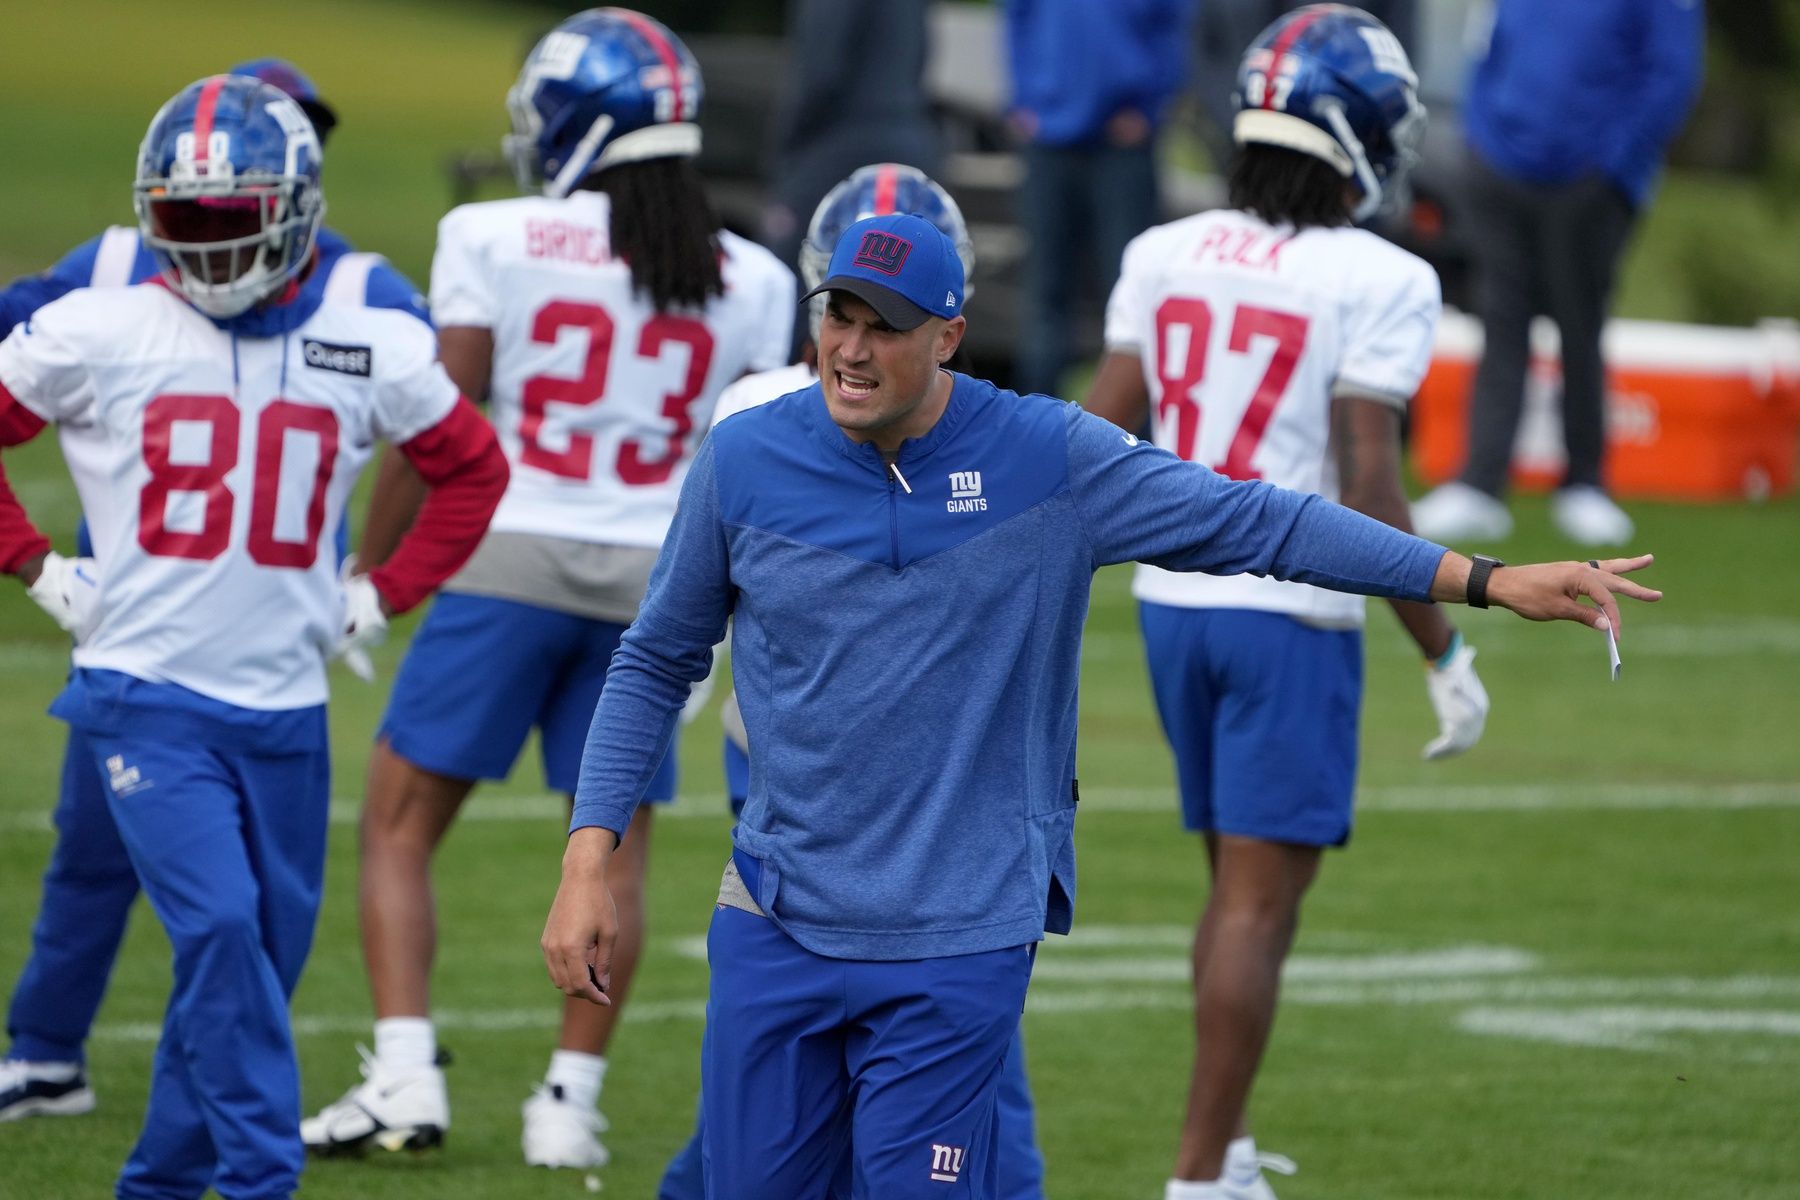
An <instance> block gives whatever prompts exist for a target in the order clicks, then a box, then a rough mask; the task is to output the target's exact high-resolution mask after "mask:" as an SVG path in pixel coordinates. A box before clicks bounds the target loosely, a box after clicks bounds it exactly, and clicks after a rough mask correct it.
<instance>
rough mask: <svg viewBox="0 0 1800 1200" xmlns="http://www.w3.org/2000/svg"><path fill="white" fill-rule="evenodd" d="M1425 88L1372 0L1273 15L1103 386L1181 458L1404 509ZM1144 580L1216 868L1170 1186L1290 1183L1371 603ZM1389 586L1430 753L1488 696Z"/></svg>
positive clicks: (1190, 811) (1224, 1190) (1114, 315)
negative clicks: (1286, 1044) (1299, 1033)
mask: <svg viewBox="0 0 1800 1200" xmlns="http://www.w3.org/2000/svg"><path fill="white" fill-rule="evenodd" d="M1415 89H1416V79H1415V76H1414V74H1413V70H1412V67H1411V66H1410V64H1409V63H1408V61H1407V57H1406V53H1405V51H1404V50H1403V49H1402V48H1401V46H1400V43H1399V42H1398V41H1397V40H1396V39H1395V37H1394V36H1393V34H1392V33H1390V32H1389V31H1388V30H1387V28H1386V27H1385V26H1383V25H1381V24H1380V23H1379V22H1378V21H1376V20H1375V19H1374V18H1372V17H1370V16H1368V15H1367V14H1366V13H1363V12H1361V11H1360V10H1358V9H1354V8H1349V7H1347V6H1342V5H1333V4H1316V5H1311V6H1308V7H1305V8H1302V9H1299V10H1297V11H1296V12H1294V13H1292V14H1289V15H1288V16H1285V17H1283V18H1281V19H1280V20H1278V21H1276V22H1275V23H1274V24H1273V25H1271V26H1270V27H1269V28H1268V29H1267V30H1265V31H1264V32H1263V34H1262V35H1261V36H1260V37H1258V38H1257V39H1256V41H1255V42H1254V43H1252V44H1251V46H1250V48H1249V50H1248V52H1247V53H1246V54H1245V56H1244V58H1243V62H1242V65H1241V67H1240V68H1239V72H1238V81H1237V106H1238V113H1237V117H1236V119H1235V123H1234V128H1233V132H1234V137H1235V140H1236V142H1237V144H1238V153H1237V156H1236V159H1235V160H1234V162H1233V163H1232V165H1231V169H1230V202H1231V207H1229V208H1226V209H1221V210H1218V211H1215V212H1206V213H1201V214H1199V215H1197V216H1192V217H1187V218H1184V219H1182V220H1179V221H1175V222H1172V223H1171V224H1168V225H1163V226H1160V227H1158V228H1155V229H1151V230H1149V231H1147V232H1146V233H1144V234H1142V235H1141V236H1139V237H1138V238H1137V239H1136V240H1135V241H1133V242H1132V243H1131V246H1130V247H1129V249H1127V251H1126V253H1125V258H1124V264H1123V268H1122V273H1121V276H1120V279H1119V282H1118V285H1117V287H1116V288H1115V289H1114V291H1113V294H1112V298H1111V301H1110V302H1109V304H1108V307H1107V317H1106V344H1107V354H1106V357H1105V359H1104V360H1103V362H1102V365H1101V368H1100V371H1099V374H1098V375H1097V376H1096V378H1095V381H1094V387H1093V392H1092V394H1091V396H1090V397H1089V400H1088V407H1089V408H1090V409H1091V410H1092V411H1093V412H1095V413H1098V414H1100V415H1102V416H1105V417H1107V418H1108V419H1110V420H1112V421H1113V422H1114V423H1115V424H1118V425H1119V426H1121V427H1122V428H1124V429H1127V430H1134V429H1138V428H1141V427H1142V423H1143V421H1144V419H1145V416H1146V412H1147V410H1150V411H1153V412H1154V414H1155V429H1156V440H1157V443H1158V444H1159V445H1161V446H1163V447H1165V448H1167V449H1169V450H1173V451H1174V452H1175V453H1176V454H1178V455H1180V456H1181V457H1182V458H1185V459H1189V460H1191V461H1194V462H1199V463H1204V464H1206V465H1207V466H1210V467H1212V468H1213V469H1215V470H1217V471H1219V472H1221V473H1223V474H1225V475H1228V476H1231V477H1232V478H1235V479H1262V480H1266V481H1268V482H1270V483H1274V484H1278V485H1281V486H1283V487H1288V488H1294V489H1297V490H1302V491H1309V492H1316V493H1318V494H1321V495H1323V496H1325V497H1327V498H1329V499H1335V500H1340V501H1341V502H1342V503H1343V504H1345V505H1347V506H1349V507H1351V508H1355V509H1359V510H1361V511H1362V512H1364V513H1367V514H1369V515H1370V516H1373V517H1376V518H1377V519H1379V520H1382V521H1385V522H1386V523H1388V524H1390V525H1393V526H1395V527H1397V528H1399V529H1402V530H1405V529H1407V528H1408V526H1407V507H1406V498H1405V494H1404V493H1403V491H1402V490H1401V480H1400V428H1401V421H1402V418H1403V416H1404V414H1405V411H1406V404H1407V401H1408V399H1409V398H1410V397H1411V396H1412V395H1413V393H1414V391H1415V390H1416V389H1417V387H1418V384H1419V381H1420V379H1421V377H1422V376H1423V375H1424V372H1425V368H1426V366H1427V365H1428V363H1429V361H1430V356H1431V345H1432V333H1433V330H1434V329H1435V327H1436V323H1437V318H1438V312H1439V308H1440V302H1439V295H1438V281H1437V276H1436V275H1435V274H1434V273H1433V271H1432V270H1431V268H1430V267H1429V266H1427V265H1426V264H1425V263H1424V262H1422V261H1421V260H1419V259H1417V258H1415V257H1413V256H1412V255H1411V254H1408V253H1407V252H1405V251H1403V250H1400V249H1398V248H1397V247H1395V246H1393V245H1391V244H1389V243H1387V242H1384V241H1382V240H1381V239H1380V238H1378V237H1376V236H1375V235H1374V234H1372V233H1368V232H1366V231H1364V230H1362V229H1358V228H1356V227H1355V226H1354V224H1353V222H1355V221H1358V220H1361V219H1363V218H1364V217H1367V216H1368V215H1370V214H1371V213H1373V212H1374V211H1375V210H1376V208H1377V206H1378V205H1379V204H1380V203H1381V202H1382V200H1383V198H1384V197H1386V196H1391V195H1393V194H1395V193H1396V192H1397V191H1398V190H1399V188H1400V187H1401V186H1402V183H1403V177H1404V175H1405V172H1406V170H1407V168H1408V166H1409V164H1410V161H1411V159H1412V157H1413V147H1414V145H1415V144H1416V142H1417V139H1418V136H1419V133H1420V130H1421V127H1422V125H1423V122H1424V119H1425V113H1424V110H1423V108H1422V107H1421V106H1420V104H1419V101H1418V98H1417V96H1416V94H1415ZM1133 590H1134V591H1135V592H1136V594H1137V596H1138V599H1139V601H1140V615H1141V620H1142V624H1143V629H1144V640H1145V646H1146V649H1147V651H1148V656H1149V665H1150V676H1151V682H1152V686H1153V688H1154V690H1155V694H1156V703H1157V710H1158V712H1159V713H1160V715H1161V718H1162V724H1163V729H1164V732H1165V733H1166V734H1167V736H1168V739H1169V743H1170V745H1171V747H1172V748H1173V750H1174V753H1175V760H1176V767H1177V774H1178V776H1179V783H1180V790H1181V800H1182V811H1183V816H1184V819H1185V823H1186V825H1187V826H1188V828H1190V829H1192V830H1195V831H1198V832H1200V833H1201V834H1202V835H1203V836H1204V837H1205V842H1206V851H1207V859H1208V864H1209V866H1210V868H1211V871H1212V879H1213V883H1212V892H1211V895H1210V897H1209V899H1208V901H1207V905H1206V910H1205V913H1204V915H1203V916H1202V918H1201V920H1200V924H1199V929H1198V932H1197V935H1196V938H1195V942H1194V979H1195V989H1196V995H1195V1026H1196V1032H1197V1036H1198V1049H1197V1052H1196V1056H1195V1064H1194V1072H1193V1080H1192V1086H1191V1090H1190V1093H1189V1098H1188V1110H1187V1120H1186V1123H1185V1126H1184V1129H1183V1133H1182V1139H1181V1146H1180V1151H1179V1154H1178V1156H1177V1159H1176V1168H1175V1178H1174V1179H1172V1180H1171V1181H1170V1182H1169V1184H1168V1189H1167V1193H1166V1194H1167V1197H1168V1200H1270V1197H1272V1196H1273V1191H1272V1190H1271V1188H1270V1187H1269V1184H1268V1183H1267V1181H1266V1180H1265V1179H1264V1178H1263V1176H1262V1172H1261V1168H1260V1166H1259V1162H1258V1154H1257V1152H1256V1147H1255V1143H1254V1142H1253V1141H1252V1140H1251V1138H1250V1137H1249V1131H1248V1126H1247V1124H1246V1121H1245V1105H1246V1101H1247V1098H1248V1096H1249V1093H1250V1086H1251V1082H1252V1080H1253V1078H1254V1076H1255V1073H1256V1068H1257V1064H1258V1062H1259V1060H1260V1058H1261V1055H1262V1051H1263V1047H1264V1044H1265V1043H1266V1041H1267V1038H1268V1034H1269V1027H1270V1024H1271V1022H1272V1021H1273V1018H1274V1012H1275V1002H1276V989H1277V983H1278V980H1279V976H1280V971H1281V964H1282V961H1283V959H1284V958H1285V957H1286V954H1287V951H1288V948H1289V945H1290V944H1291V942H1292V939H1293V935H1294V930H1295V926H1296V923H1297V920H1298V915H1299V909H1300V900H1301V897H1302V895H1303V894H1304V893H1305V891H1306V889H1307V887H1308V885H1309V884H1311V882H1312V880H1313V877H1314V875H1315V874H1316V872H1317V871H1318V867H1319V857H1320V850H1321V848H1323V847H1326V846H1340V845H1343V844H1344V843H1345V842H1346V841H1347V840H1348V838H1349V836H1350V825H1351V796H1352V792H1353V790H1354V787H1355V776H1356V750H1357V746H1356V735H1357V713H1358V707H1359V704H1360V698H1361V691H1362V641H1361V632H1360V628H1361V625H1362V620H1363V603H1362V600H1361V598H1360V597H1354V596H1347V595H1343V594H1340V593H1338V592H1331V591H1325V590H1323V589H1321V588H1317V587H1312V586H1308V585H1306V584H1302V583H1287V582H1280V581H1278V580H1274V579H1268V578H1262V577H1259V576H1252V575H1236V576H1231V577H1228V578H1219V577H1213V576H1209V575H1200V574H1178V573H1174V572H1170V571H1164V570H1159V569H1158V568H1156V567H1152V566H1140V567H1138V573H1137V577H1136V583H1135V586H1134V589H1133ZM1392 603H1393V607H1394V611H1395V613H1396V614H1397V615H1398V616H1399V618H1400V621H1401V623H1402V624H1403V625H1404V626H1405V628H1406V630H1407V633H1408V634H1409V635H1410V636H1411V637H1412V639H1413V640H1414V641H1415V642H1416V643H1417V644H1418V647H1419V650H1420V652H1421V653H1422V654H1423V656H1424V659H1425V679H1426V684H1427V688H1428V691H1429V694H1430V697H1431V701H1432V704H1433V706H1434V707H1435V709H1436V712H1437V718H1438V724H1439V736H1438V737H1437V738H1436V739H1435V740H1433V741H1432V742H1431V743H1430V744H1429V745H1428V746H1426V747H1425V751H1424V754H1425V757H1426V758H1428V759H1436V758H1441V757H1444V756H1447V755H1451V754H1457V753H1460V752H1462V751H1464V750H1467V749H1468V748H1469V747H1471V746H1473V745H1474V744H1475V742H1476V740H1477V739H1478V738H1479V737H1480V736H1481V731H1482V725H1483V722H1484V721H1485V719H1486V714H1487V708H1488V701H1487V696H1486V694H1485V692H1484V691H1483V690H1482V686H1481V682H1480V680H1479V679H1477V678H1476V675H1475V670H1474V666H1473V661H1474V657H1475V651H1474V650H1473V649H1472V648H1470V647H1469V646H1468V645H1467V644H1466V643H1465V642H1464V641H1463V639H1462V637H1461V635H1460V634H1458V632H1457V631H1456V629H1455V628H1454V627H1453V626H1452V625H1451V624H1450V622H1449V620H1448V619H1447V618H1446V617H1445V616H1444V615H1443V613H1442V611H1441V610H1440V609H1439V608H1437V607H1436V606H1435V605H1432V604H1428V603H1412V602H1406V601H1393V602H1392ZM1271 1158H1272V1156H1271ZM1264 1165H1267V1163H1265V1164H1264ZM1280 1165H1282V1166H1287V1167H1291V1164H1287V1163H1285V1161H1283V1162H1282V1163H1281V1164H1280Z"/></svg>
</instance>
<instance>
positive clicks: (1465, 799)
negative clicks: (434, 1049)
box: [0, 781, 1800, 833]
mask: <svg viewBox="0 0 1800 1200" xmlns="http://www.w3.org/2000/svg"><path fill="white" fill-rule="evenodd" d="M1356 803H1357V807H1358V809H1360V810H1361V811H1363V812H1541V811H1556V812H1615V811H1622V812H1642V811H1653V810H1659V809H1696V810H1707V811H1729V810H1733V809H1755V808H1800V781H1795V782H1785V781H1768V782H1761V783H1644V784H1633V783H1567V782H1564V783H1523V784H1460V785H1445V786H1442V787H1411V786H1406V787H1367V788H1363V789H1362V790H1361V791H1359V792H1358V793H1357V799H1356ZM1081 807H1082V809H1083V811H1086V812H1102V813H1106V812H1122V813H1142V812H1168V813H1171V814H1172V813H1174V811H1175V791H1174V788H1173V787H1094V788H1083V789H1082V792H1081ZM360 808H361V802H360V801H357V800H352V799H348V798H340V799H337V800H334V801H332V803H331V821H332V823H333V824H334V825H354V824H355V823H356V819H357V813H358V811H359V809H360ZM567 811H568V810H567V804H566V802H565V801H564V799H563V798H562V797H561V796H559V795H536V796H478V797H477V798H476V799H474V800H472V801H470V802H469V804H468V806H467V807H466V808H464V810H463V812H462V813H461V815H460V816H458V817H457V820H459V821H546V822H549V821H560V820H562V819H564V818H565V817H566V815H567ZM659 811H660V814H661V816H662V817H663V818H664V819H667V820H674V821H680V820H688V819H704V818H713V817H716V818H723V817H724V816H725V813H726V807H725V801H724V798H723V797H720V796H686V797H682V798H681V799H679V800H677V801H676V802H675V803H673V804H670V805H666V806H664V807H662V808H661V809H660V810H659ZM50 828H51V826H50V812H49V810H48V809H37V810H31V811H16V812H6V813H0V832H20V833H42V832H47V831H49V829H50Z"/></svg>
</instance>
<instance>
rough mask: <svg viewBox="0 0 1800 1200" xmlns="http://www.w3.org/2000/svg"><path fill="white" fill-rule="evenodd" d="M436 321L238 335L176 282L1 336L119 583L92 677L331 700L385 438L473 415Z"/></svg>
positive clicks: (402, 317)
mask: <svg viewBox="0 0 1800 1200" xmlns="http://www.w3.org/2000/svg"><path fill="white" fill-rule="evenodd" d="M436 351H437V343H436V339H435V338H434V337H433V335H432V332H431V327H430V326H429V325H426V324H425V323H424V322H423V321H420V320H419V319H418V318H417V317H414V316H412V315H410V314H408V313H404V312H400V311H398V310H393V309H372V308H365V307H363V306H362V305H360V304H356V305H347V304H338V303H332V302H329V301H328V302H326V303H323V304H321V305H319V307H318V308H317V309H316V310H315V311H314V312H313V313H312V314H311V315H310V316H307V317H305V319H304V320H303V321H300V322H299V323H298V326H297V327H296V328H294V329H292V330H290V331H289V332H286V333H282V334H276V335H273V336H268V337H247V336H238V335H235V334H233V333H231V332H229V331H227V330H225V329H221V328H219V326H218V325H216V324H214V323H213V322H212V321H211V320H209V319H208V318H206V317H205V316H202V315H201V314H200V313H199V312H197V311H196V310H195V309H193V308H192V307H190V306H189V305H188V304H187V302H186V301H184V300H182V299H181V298H179V297H178V296H176V295H175V294H174V293H173V292H171V291H169V289H168V288H166V287H164V286H162V285H161V284H160V283H144V284H139V285H137V286H136V287H129V288H84V289H81V290H78V291H74V292H71V293H69V294H68V295H67V296H64V297H63V298H62V299H60V300H57V301H55V302H53V303H51V304H48V305H45V306H44V307H43V308H40V309H39V310H37V312H35V313H33V314H32V316H31V317H30V319H29V320H27V321H25V322H23V323H21V324H20V325H19V326H18V327H17V328H16V329H14V330H13V332H12V334H11V335H10V336H9V337H8V338H7V339H6V341H5V342H4V343H0V385H3V386H4V387H5V388H6V390H7V391H8V392H10V393H11V394H12V396H13V397H14V398H15V399H16V400H17V401H18V402H19V403H20V404H21V405H23V406H24V407H25V408H27V409H29V410H30V411H31V412H32V413H33V414H35V415H36V416H37V417H39V418H41V419H42V420H44V421H46V422H50V423H53V424H55V425H56V427H57V436H58V440H59V441H60V443H61V446H62V452H63V458H64V459H65V460H66V461H67V463H68V466H69V473H70V475H71V476H73V477H74V480H75V486H76V489H77V490H78V491H79V492H80V494H81V508H82V512H83V513H84V514H85V515H86V517H87V521H88V528H89V530H90V532H91V535H92V538H93V543H94V557H95V561H96V564H97V566H98V569H99V573H100V596H99V614H100V622H99V625H98V626H97V628H96V629H95V630H94V632H93V633H92V634H91V635H89V636H88V637H87V638H85V639H83V641H82V642H81V644H80V645H78V646H76V648H75V656H74V657H75V664H76V665H77V666H80V667H93V668H101V669H105V670H110V671H119V672H123V673H124V674H127V675H132V676H135V677H136V678H139V679H143V680H148V681H149V682H152V683H174V684H178V685H180V686H182V687H185V688H187V689H189V690H191V691H195V692H199V693H200V694H201V695H203V696H209V697H211V698H213V699H215V700H222V701H224V702H225V703H227V704H235V705H237V706H239V707H241V708H251V709H268V710H272V709H290V708H302V707H306V706H310V705H315V704H322V703H324V701H325V693H326V687H325V654H326V652H327V651H328V650H329V648H330V646H331V643H332V642H333V641H334V640H335V638H336V636H337V632H338V629H339V627H340V625H341V623H342V620H343V599H342V589H341V588H340V586H339V583H338V560H337V555H336V553H335V552H334V544H333V536H332V531H334V530H336V529H337V527H338V523H339V521H340V520H341V519H342V517H343V512H344V505H345V503H346V501H347V500H348V499H349V496H350V492H351V489H352V488H353V487H354V486H355V484H356V478H357V475H358V473H359V472H360V471H361V470H362V468H363V467H364V465H366V464H367V463H368V461H369V458H370V456H371V455H372V454H373V453H374V449H375V443H376V441H377V440H384V441H388V442H395V443H399V442H406V441H410V440H412V439H413V438H415V437H417V436H418V435H419V434H421V433H424V432H425V431H427V430H429V429H431V428H433V427H434V426H436V425H437V424H438V423H439V422H441V421H443V420H444V418H445V417H446V416H448V415H449V414H450V412H451V410H452V409H453V408H455V406H456V403H457V399H458V395H457V390H456V385H455V384H453V383H451V382H450V377H449V376H448V375H446V374H445V373H444V369H443V367H442V366H440V365H439V364H438V362H437V359H436Z"/></svg>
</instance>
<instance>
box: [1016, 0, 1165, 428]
mask: <svg viewBox="0 0 1800 1200" xmlns="http://www.w3.org/2000/svg"><path fill="white" fill-rule="evenodd" d="M1194 8H1195V0H1006V9H1005V22H1006V55H1007V64H1008V67H1009V69H1010V72H1011V76H1012V99H1011V102H1010V104H1009V108H1008V120H1009V122H1010V123H1011V125H1012V127H1013V130H1014V133H1015V134H1016V135H1017V137H1018V138H1019V139H1020V141H1021V142H1023V144H1024V147H1025V182H1024V186H1023V188H1022V190H1021V192H1020V196H1019V224H1020V226H1021V227H1022V228H1023V229H1024V231H1025V235H1026V238H1027V239H1028V241H1029V243H1030V244H1029V247H1028V249H1027V251H1026V254H1025V264H1024V283H1023V286H1024V298H1023V306H1022V311H1021V312H1020V314H1019V325H1018V346H1017V351H1016V353H1015V356H1014V363H1013V379H1012V382H1013V384H1014V385H1015V386H1017V387H1018V389H1019V391H1020V392H1021V393H1026V392H1044V393H1054V392H1055V391H1056V390H1057V387H1058V384H1059V383H1060V381H1061V377H1062V373H1063V370H1064V368H1066V367H1067V366H1068V365H1069V363H1070V362H1071V361H1072V359H1073V353H1074V352H1073V349H1072V345H1073V333H1074V330H1073V327H1072V322H1071V314H1073V313H1074V312H1076V311H1077V310H1078V308H1079V301H1080V299H1081V297H1082V296H1083V295H1084V294H1087V291H1086V289H1085V288H1084V282H1085V281H1086V280H1087V278H1088V276H1087V274H1086V273H1085V272H1084V269H1083V268H1084V266H1085V265H1091V267H1092V272H1093V284H1094V286H1095V288H1096V290H1097V292H1098V294H1100V295H1105V294H1106V293H1107V292H1108V291H1110V290H1111V288H1112V285H1113V281H1114V280H1115V279H1116V278H1117V277H1118V272H1119V259H1120V256H1121V255H1123V254H1124V252H1125V244H1126V243H1127V242H1129V241H1130V240H1131V239H1132V238H1134V237H1136V236H1137V235H1138V234H1139V233H1141V232H1143V231H1144V230H1145V229H1148V228H1149V227H1150V226H1151V225H1154V224H1155V223H1156V222H1157V220H1158V219H1159V201H1158V197H1157V180H1156V135H1157V131H1158V130H1159V129H1160V128H1161V126H1162V124H1163V120H1164V118H1165V117H1166V116H1167V115H1168V108H1169V105H1170V102H1171V101H1172V100H1173V99H1174V98H1175V94H1176V93H1177V92H1178V91H1179V90H1180V89H1181V85H1182V81H1183V79H1184V78H1185V77H1186V73H1187V56H1188V48H1189V43H1190V39H1189V35H1188V31H1189V26H1190V23H1191V22H1192V20H1193V15H1194Z"/></svg>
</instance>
